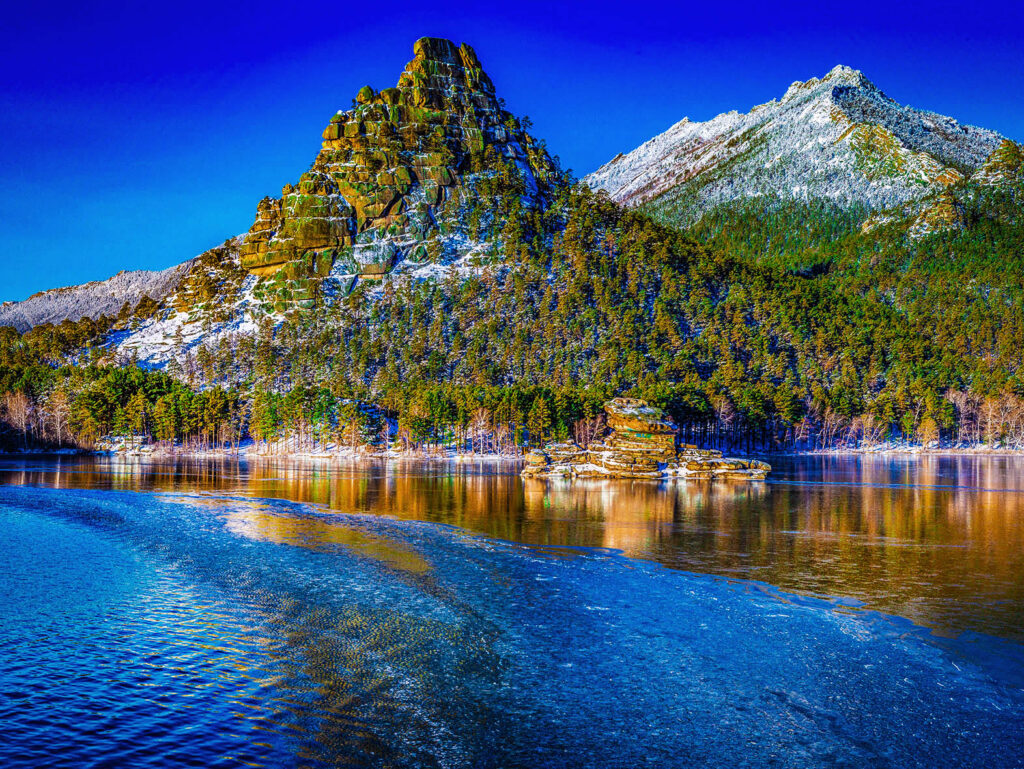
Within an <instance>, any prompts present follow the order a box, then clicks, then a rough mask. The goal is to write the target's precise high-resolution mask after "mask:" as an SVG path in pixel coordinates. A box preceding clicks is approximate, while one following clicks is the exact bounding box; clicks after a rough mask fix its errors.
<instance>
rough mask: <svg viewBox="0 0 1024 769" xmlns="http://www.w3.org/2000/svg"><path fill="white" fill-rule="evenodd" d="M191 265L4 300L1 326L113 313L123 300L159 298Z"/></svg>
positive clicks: (126, 274) (24, 326)
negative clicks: (14, 300) (20, 299)
mask: <svg viewBox="0 0 1024 769" xmlns="http://www.w3.org/2000/svg"><path fill="white" fill-rule="evenodd" d="M191 265H192V262H191V261H188V262H185V263H183V264H179V265H176V266H174V267H170V268H168V269H166V270H159V271H149V270H134V271H129V270H124V271H122V272H119V273H118V274H117V275H115V276H114V277H112V278H108V279H107V280H97V281H93V282H91V283H83V284H82V285H80V286H68V287H66V288H54V289H50V290H49V291H42V292H40V293H38V294H33V295H32V296H30V297H29V298H28V299H26V300H24V301H22V302H7V303H5V304H4V305H2V306H0V326H14V327H15V328H16V329H18V331H27V330H28V329H30V328H32V327H33V326H38V325H41V324H44V323H53V324H58V323H62V322H63V321H65V320H72V321H76V320H81V319H82V318H92V319H93V320H95V319H96V318H98V317H100V316H101V315H107V316H111V315H116V314H117V313H118V311H119V310H120V309H121V307H123V306H124V304H125V303H126V302H127V303H128V304H130V305H132V306H134V305H135V304H137V303H138V302H139V300H140V299H142V297H143V296H149V297H150V298H151V299H155V300H156V301H160V300H161V299H163V298H164V297H165V296H167V295H168V294H169V293H170V292H171V291H173V290H174V289H175V287H176V286H177V285H178V283H179V282H180V281H181V279H182V277H184V275H186V274H187V272H188V270H189V269H190V267H191Z"/></svg>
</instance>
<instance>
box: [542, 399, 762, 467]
mask: <svg viewBox="0 0 1024 769" xmlns="http://www.w3.org/2000/svg"><path fill="white" fill-rule="evenodd" d="M604 410H605V414H606V415H607V419H608V428H609V429H608V434H607V435H606V436H605V437H604V438H602V439H600V440H598V441H594V442H592V443H590V444H589V445H588V446H586V447H583V446H580V445H579V444H577V443H576V442H575V441H571V440H570V441H567V442H565V443H550V444H548V445H547V446H545V447H544V448H543V449H536V450H534V451H531V452H530V453H529V454H527V455H526V467H525V468H524V469H523V475H524V476H526V477H531V478H537V477H569V478H650V479H661V478H687V479H710V478H722V479H728V480H756V481H759V480H764V478H765V477H766V476H767V475H768V473H769V471H770V470H771V469H772V468H771V465H769V464H768V463H767V462H760V461H758V460H756V459H730V458H726V457H723V456H722V452H721V451H714V450H706V449H699V448H697V447H696V446H691V445H686V444H683V445H677V439H678V433H679V428H678V427H677V426H676V424H675V423H674V422H673V421H672V420H671V419H670V418H669V416H668V414H666V413H665V412H664V411H662V410H661V409H659V408H655V407H654V406H651V405H649V404H648V403H647V402H646V401H642V400H638V399H636V398H615V399H613V400H610V401H608V402H607V403H605V404H604Z"/></svg>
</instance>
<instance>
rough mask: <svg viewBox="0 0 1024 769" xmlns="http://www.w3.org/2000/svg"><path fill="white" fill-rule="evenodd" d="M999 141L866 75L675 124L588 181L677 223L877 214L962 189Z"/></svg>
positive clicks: (823, 81)
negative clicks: (905, 101) (784, 204)
mask: <svg viewBox="0 0 1024 769" xmlns="http://www.w3.org/2000/svg"><path fill="white" fill-rule="evenodd" d="M1002 141H1003V137H1002V136H1000V135H999V134H997V133H995V132H994V131H989V130H987V129H984V128H977V127H974V126H969V125H962V124H960V123H958V122H957V121H956V120H954V119H953V118H949V117H945V116H943V115H938V114H936V113H933V112H927V111H923V110H917V109H914V108H912V107H907V106H903V105H901V104H899V103H898V102H896V101H894V100H893V99H891V98H889V97H888V96H886V95H885V94H884V93H883V92H882V91H881V90H879V89H878V88H877V87H876V86H875V85H874V84H873V83H872V82H871V81H870V80H868V79H867V78H866V77H865V76H864V75H863V73H861V72H859V71H858V70H854V69H851V68H850V67H845V66H839V67H836V68H834V69H833V70H832V71H831V72H829V73H828V74H827V75H826V76H825V77H823V78H812V79H811V80H808V81H806V82H796V83H793V84H792V85H791V86H790V87H789V88H788V89H787V90H786V92H785V94H784V95H783V96H782V98H781V99H778V100H772V101H770V102H768V103H767V104H762V105H759V106H757V107H754V108H753V109H752V110H750V112H748V113H743V114H741V113H738V112H735V111H734V112H726V113H723V114H721V115H718V116H717V117H715V118H713V119H711V120H709V121H706V122H693V121H691V120H689V119H688V118H683V120H681V121H679V122H678V123H676V124H675V125H674V126H672V127H671V128H669V129H668V130H667V131H666V132H665V133H663V134H660V135H659V136H655V137H654V138H653V139H651V140H649V141H647V142H645V143H644V144H642V145H640V146H639V147H637V148H636V149H635V150H633V151H632V152H630V153H628V154H625V155H619V156H617V157H616V158H614V159H613V160H612V161H611V162H609V163H607V164H606V165H604V166H602V167H601V168H599V169H598V170H597V171H595V172H594V173H592V174H590V175H589V176H587V177H586V179H585V181H586V182H587V183H588V184H589V185H590V186H591V187H592V188H594V189H595V190H605V191H607V192H608V194H609V195H610V196H611V198H612V199H614V200H616V201H619V202H621V203H625V204H627V205H632V206H638V205H643V204H647V203H652V204H653V205H654V206H655V207H656V208H661V209H663V210H666V211H668V212H671V213H672V214H674V215H675V216H676V217H677V218H678V219H679V220H682V221H683V222H686V221H691V222H692V221H694V220H696V219H698V218H700V216H701V214H702V213H703V212H704V211H706V210H708V209H710V208H712V207H714V206H716V205H719V204H722V203H727V202H731V201H733V200H736V199H740V198H750V197H757V196H772V197H777V198H790V199H797V200H822V199H824V200H830V201H832V202H835V203H838V204H854V203H856V204H866V205H867V206H869V207H871V208H876V209H883V208H889V207H892V206H896V205H900V204H902V203H905V202H907V201H909V200H915V199H919V198H922V197H924V196H926V195H929V194H932V193H934V192H936V191H939V190H941V189H943V188H945V187H946V186H948V185H949V184H952V183H955V182H957V181H959V180H961V179H962V178H964V177H965V176H966V175H969V174H971V173H973V172H974V171H975V170H977V169H978V168H979V167H981V165H982V164H983V163H984V162H985V160H986V159H987V158H988V157H989V156H990V155H991V154H992V152H993V151H994V150H995V149H996V148H997V147H999V145H1000V143H1001V142H1002Z"/></svg>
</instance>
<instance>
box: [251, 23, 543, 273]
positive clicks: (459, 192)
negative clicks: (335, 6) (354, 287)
mask: <svg viewBox="0 0 1024 769" xmlns="http://www.w3.org/2000/svg"><path fill="white" fill-rule="evenodd" d="M413 52H414V58H413V60H412V61H411V62H409V64H408V65H407V66H406V67H405V70H404V71H403V72H402V74H401V76H400V77H399V79H398V84H397V86H395V87H392V88H384V89H383V90H380V91H376V90H374V89H373V88H372V87H370V86H365V87H363V88H362V89H361V90H360V91H359V92H358V93H357V94H356V98H355V102H354V107H353V108H352V109H349V110H346V111H341V112H338V113H337V114H336V115H335V116H334V117H332V118H331V120H330V122H329V123H328V125H327V128H326V129H325V130H324V132H323V144H322V146H321V149H320V152H319V154H318V155H317V157H316V159H315V161H314V162H313V165H312V167H311V168H310V169H309V171H307V172H306V173H304V174H302V176H301V177H299V180H298V182H297V183H295V184H287V185H285V187H284V189H283V190H282V193H281V197H280V198H265V199H264V200H262V201H260V204H259V206H258V207H257V211H256V220H255V222H254V224H253V226H252V228H251V229H250V230H249V232H248V233H247V234H246V235H245V236H244V242H243V243H242V246H241V249H240V256H241V264H242V267H243V268H244V269H246V270H247V271H249V272H250V273H252V274H255V275H259V276H270V275H275V274H276V273H278V272H279V271H280V270H282V269H283V268H285V267H287V268H288V269H287V271H286V277H287V278H289V279H292V280H300V281H301V280H303V279H306V278H309V277H313V276H321V277H323V276H326V275H328V274H330V273H331V272H332V271H334V272H335V273H336V274H346V275H352V276H362V277H363V278H375V277H379V276H381V275H384V274H386V273H387V272H389V271H390V270H391V268H392V267H393V266H394V265H395V264H396V263H398V262H400V261H403V260H411V261H413V262H423V261H426V260H427V259H428V257H429V256H430V254H431V249H430V241H431V240H432V239H436V238H437V237H438V236H444V235H445V234H447V233H448V232H449V231H450V229H451V227H450V224H451V219H452V214H453V210H454V208H455V207H456V206H457V205H458V204H459V203H460V202H461V201H463V200H464V198H465V197H466V196H468V195H471V194H472V193H471V191H470V189H469V188H470V187H471V182H470V181H469V177H472V175H473V174H478V173H481V172H485V171H486V170H488V169H493V168H494V167H495V164H496V162H498V161H504V162H508V163H512V164H514V165H515V166H516V167H517V168H518V170H519V171H520V173H521V174H522V175H523V177H524V180H525V183H526V187H527V190H528V192H529V193H530V194H531V195H537V194H538V193H539V192H541V191H543V190H544V189H545V188H546V185H547V182H548V180H549V179H550V177H551V175H552V174H553V173H554V171H555V168H554V164H553V162H552V160H551V158H550V157H549V156H548V154H547V152H546V151H545V150H544V148H543V146H542V145H541V144H540V143H538V142H536V141H535V140H534V139H533V137H531V136H530V135H529V134H528V133H527V132H526V131H525V130H524V129H523V128H522V127H521V126H520V124H519V122H518V121H517V120H516V119H515V118H514V117H513V116H512V115H510V114H509V113H508V112H507V111H505V109H504V108H503V107H502V105H501V102H500V101H499V100H498V98H497V96H496V94H495V90H494V85H493V84H492V83H491V79H490V78H489V77H488V76H487V74H486V73H485V72H484V70H483V69H482V67H481V65H480V61H479V59H478V58H477V55H476V53H475V52H474V51H473V49H472V48H471V47H470V46H469V45H467V44H465V43H463V44H462V45H460V46H457V45H455V44H454V43H453V42H451V41H450V40H443V39H439V38H429V37H427V38H422V39H421V40H418V41H417V42H416V44H415V45H414V46H413Z"/></svg>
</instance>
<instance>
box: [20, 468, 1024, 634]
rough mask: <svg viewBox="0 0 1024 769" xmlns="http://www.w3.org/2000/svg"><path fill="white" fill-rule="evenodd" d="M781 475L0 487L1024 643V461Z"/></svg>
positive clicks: (87, 472)
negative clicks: (724, 583) (417, 526)
mask: <svg viewBox="0 0 1024 769" xmlns="http://www.w3.org/2000/svg"><path fill="white" fill-rule="evenodd" d="M773 464H774V466H775V468H776V469H775V472H774V473H773V476H772V480H771V482H769V483H753V484H751V483H740V484H729V483H721V482H715V483H709V482H696V483H686V482H668V483H651V482H642V481H576V482H572V483H569V482H561V481H543V480H528V481H524V480H522V479H520V478H519V477H518V475H517V473H516V467H515V466H514V465H501V464H495V463H485V462H481V463H415V462H409V463H404V464H403V463H392V464H385V463H382V462H371V463H364V464H345V463H338V462H334V463H331V462H301V461H291V462H286V461H248V462H232V461H208V460H203V461H197V460H180V461H177V462H168V463H147V462H129V461H120V460H98V459H74V460H65V461H61V462H56V463H50V462H37V463H25V464H23V465H12V464H10V463H8V464H7V465H5V466H4V467H2V468H0V482H5V483H19V484H26V483H27V484H36V483H37V484H44V485H53V486H58V487H67V488H110V489H121V490H139V491H162V492H174V493H189V494H209V495H217V496H229V497H234V498H241V499H246V500H249V503H248V504H247V505H232V506H230V507H231V512H230V514H229V521H228V522H229V526H231V527H233V530H234V531H235V532H236V533H238V534H241V535H243V536H246V537H250V538H264V539H268V540H270V541H274V542H279V543H286V544H291V545H297V546H303V547H319V546H323V545H325V544H326V545H332V546H343V547H347V548H350V549H354V550H357V551H360V552H364V553H366V554H367V555H370V556H373V557H377V558H380V559H381V560H383V561H385V562H387V563H389V564H391V565H394V566H396V567H398V568H401V569H403V570H407V571H410V572H421V571H424V570H426V569H427V568H428V566H427V564H425V563H424V562H423V561H422V559H420V557H419V556H417V555H416V554H414V553H412V552H411V551H409V550H408V548H404V547H402V546H400V545H397V544H395V543H389V542H387V541H385V540H383V539H381V538H374V537H373V536H372V535H368V534H365V533H362V532H358V531H355V530H354V529H350V528H348V527H346V526H344V525H342V524H340V523H337V520H336V519H332V520H326V519H321V518H318V516H317V515H316V514H315V511H312V512H311V511H310V510H305V511H300V510H298V509H296V510H294V511H288V510H286V511H282V510H281V509H279V508H277V507H275V508H274V509H272V510H271V509H269V508H267V507H266V506H263V505H260V504H259V503H258V501H257V500H259V499H261V498H267V499H287V500H293V501H296V502H301V503H307V504H311V505H315V506H320V507H323V508H326V509H328V510H331V511H335V512H340V513H369V514H375V515H384V516H391V517H396V518H402V519H414V520H424V521H433V522H438V523H444V524H450V525H454V526H458V527H461V528H464V529H466V530H468V531H472V532H479V533H483V534H487V535H489V536H492V537H496V538H500V539H504V540H510V541H514V542H519V543H524V544H527V545H530V546H534V547H537V548H539V549H544V550H546V551H549V552H556V553H559V554H568V553H571V552H572V549H573V548H579V547H586V548H610V549H614V550H617V551H622V552H623V553H625V554H626V555H629V556H631V557H637V558H644V559H649V560H654V561H657V562H659V563H662V564H664V565H666V566H670V567H673V568H679V569H686V570H691V571H697V572H705V573H711V574H717V575H722V576H727V577H736V578H744V579H755V580H761V581H764V582H767V583H770V584H772V585H776V586H778V587H781V588H783V589H784V590H787V591H794V592H805V593H814V594H821V595H828V596H844V597H848V598H852V599H855V600H858V601H862V602H864V604H865V605H866V606H868V607H870V608H875V609H880V610H883V611H885V612H888V613H893V614H898V615H901V616H905V617H908V618H910V619H912V620H913V621H915V622H918V623H920V624H923V625H926V626H929V627H931V628H933V629H935V630H937V631H939V632H943V633H947V632H948V633H955V632H959V631H962V630H975V631H981V632H987V633H991V634H995V635H1000V636H1003V637H1008V638H1014V639H1017V640H1020V639H1021V638H1024V630H1022V627H1021V626H1022V622H1021V620H1022V618H1024V515H1022V513H1024V473H1022V472H1021V471H1022V470H1024V459H1022V458H1015V457H935V456H921V457H905V458H884V457H800V458H783V459H779V458H776V459H774V460H773Z"/></svg>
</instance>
